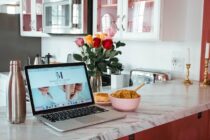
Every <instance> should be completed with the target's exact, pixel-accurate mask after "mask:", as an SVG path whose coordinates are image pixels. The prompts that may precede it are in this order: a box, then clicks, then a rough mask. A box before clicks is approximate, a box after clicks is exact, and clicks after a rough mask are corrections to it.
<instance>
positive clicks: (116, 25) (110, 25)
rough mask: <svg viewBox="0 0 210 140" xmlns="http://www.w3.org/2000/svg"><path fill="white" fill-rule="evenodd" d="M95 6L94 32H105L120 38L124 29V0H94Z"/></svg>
mask: <svg viewBox="0 0 210 140" xmlns="http://www.w3.org/2000/svg"><path fill="white" fill-rule="evenodd" d="M93 7H94V8H93V33H102V32H103V33H107V34H108V35H109V36H111V37H114V38H119V37H120V33H121V29H122V28H121V16H122V0H94V1H93Z"/></svg>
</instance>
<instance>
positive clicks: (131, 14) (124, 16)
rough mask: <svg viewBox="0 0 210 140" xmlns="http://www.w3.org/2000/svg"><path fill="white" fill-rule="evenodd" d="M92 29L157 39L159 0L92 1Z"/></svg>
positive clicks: (130, 38) (127, 38) (144, 38)
mask: <svg viewBox="0 0 210 140" xmlns="http://www.w3.org/2000/svg"><path fill="white" fill-rule="evenodd" d="M93 7H94V9H93V10H94V12H93V13H94V16H93V17H94V19H93V21H94V22H93V32H94V33H97V32H105V33H107V34H108V35H110V36H113V37H114V38H120V39H125V40H158V39H159V37H160V35H159V33H160V9H161V0H126V1H122V0H98V1H94V3H93Z"/></svg>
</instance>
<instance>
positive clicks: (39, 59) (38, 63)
mask: <svg viewBox="0 0 210 140" xmlns="http://www.w3.org/2000/svg"><path fill="white" fill-rule="evenodd" d="M42 64H43V62H42V58H41V56H40V55H39V54H37V55H36V57H35V59H34V65H42Z"/></svg>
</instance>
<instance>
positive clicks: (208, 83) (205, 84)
mask: <svg viewBox="0 0 210 140" xmlns="http://www.w3.org/2000/svg"><path fill="white" fill-rule="evenodd" d="M208 68H209V59H208V58H205V69H204V79H203V83H202V85H203V86H207V85H210V80H209V79H208V75H209V73H208Z"/></svg>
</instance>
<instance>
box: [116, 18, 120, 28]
mask: <svg viewBox="0 0 210 140" xmlns="http://www.w3.org/2000/svg"><path fill="white" fill-rule="evenodd" d="M119 19H120V16H119V15H118V16H117V20H116V23H115V24H116V28H117V31H119V30H120V29H119V27H118V26H117V25H118V20H119Z"/></svg>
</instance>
